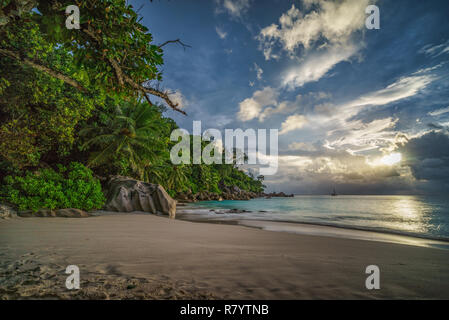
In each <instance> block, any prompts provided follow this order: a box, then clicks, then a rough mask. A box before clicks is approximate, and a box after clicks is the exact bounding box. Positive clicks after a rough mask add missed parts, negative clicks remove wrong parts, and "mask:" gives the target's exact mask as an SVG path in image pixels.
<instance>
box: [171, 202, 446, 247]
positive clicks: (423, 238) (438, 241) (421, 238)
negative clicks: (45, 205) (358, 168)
mask: <svg viewBox="0 0 449 320" xmlns="http://www.w3.org/2000/svg"><path fill="white" fill-rule="evenodd" d="M183 209H188V210H191V211H195V210H203V211H210V209H211V208H206V207H193V206H192V207H191V208H189V207H188V206H182V207H181V209H179V211H178V212H177V216H176V219H181V220H185V221H191V222H201V223H219V224H229V225H246V226H247V227H255V228H261V229H264V230H270V229H271V228H269V225H270V224H271V225H279V224H290V225H295V226H299V227H300V226H305V227H308V226H310V227H322V228H329V230H331V229H339V230H345V231H347V232H346V233H345V234H346V235H347V236H348V239H360V238H357V237H356V238H354V237H351V232H353V231H356V232H358V231H359V232H365V233H367V234H369V233H373V234H377V235H385V236H396V237H397V238H404V240H406V239H410V240H412V239H415V240H416V241H415V242H417V243H420V244H417V245H421V246H429V245H425V243H426V242H427V243H429V244H431V245H434V247H442V248H443V249H449V239H447V238H439V237H433V236H430V235H419V234H414V233H408V232H404V231H394V230H386V229H376V228H370V227H359V226H349V225H346V226H343V225H333V224H330V223H320V222H308V221H291V220H268V219H245V218H244V217H242V218H239V216H238V215H239V213H236V214H235V218H234V217H233V218H230V219H222V218H221V217H220V216H221V215H222V214H220V216H217V218H213V219H211V218H207V217H205V216H204V215H202V214H198V217H194V216H195V215H196V214H194V213H189V212H183V211H182V210H183ZM252 222H254V223H256V224H258V225H257V226H255V225H254V223H252ZM261 224H264V225H261ZM323 230H324V229H323ZM270 231H277V232H293V233H294V231H293V230H291V231H282V230H270ZM298 233H299V234H308V233H304V232H299V230H298ZM326 234H328V233H326V232H324V233H323V234H322V235H326ZM342 235H343V234H341V235H340V236H342ZM384 238H388V237H384ZM367 240H369V239H367ZM372 241H380V240H375V239H373V240H372ZM387 242H388V241H387ZM411 242H413V241H403V242H393V243H404V244H406V243H411ZM431 245H430V246H431Z"/></svg>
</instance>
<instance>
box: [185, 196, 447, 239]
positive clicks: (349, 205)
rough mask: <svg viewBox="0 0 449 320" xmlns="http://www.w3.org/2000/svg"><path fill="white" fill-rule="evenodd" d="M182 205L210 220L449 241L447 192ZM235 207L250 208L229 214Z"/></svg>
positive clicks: (199, 216)
mask: <svg viewBox="0 0 449 320" xmlns="http://www.w3.org/2000/svg"><path fill="white" fill-rule="evenodd" d="M181 208H183V209H182V212H184V214H187V215H189V216H190V217H192V216H194V217H198V218H202V219H209V220H222V221H229V220H231V221H232V220H238V221H240V220H245V221H248V220H261V221H276V222H296V223H306V224H314V225H324V226H334V227H339V228H347V229H358V230H369V231H377V232H383V233H389V234H399V235H406V236H412V237H419V238H426V239H435V240H445V241H449V197H444V196H396V195H392V196H384V195H382V196H361V195H360V196H359V195H353V196H350V195H339V196H336V197H332V196H325V195H324V196H306V195H296V196H295V197H293V198H271V199H265V198H257V199H252V200H249V201H237V200H232V201H231V200H225V201H202V202H197V203H191V204H187V205H186V207H181ZM229 209H241V210H246V211H248V212H243V213H226V211H227V210H229ZM211 210H214V211H211Z"/></svg>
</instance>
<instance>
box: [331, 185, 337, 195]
mask: <svg viewBox="0 0 449 320" xmlns="http://www.w3.org/2000/svg"><path fill="white" fill-rule="evenodd" d="M331 196H333V197H335V196H337V192H336V191H335V187H334V190H333V191H332V193H331Z"/></svg>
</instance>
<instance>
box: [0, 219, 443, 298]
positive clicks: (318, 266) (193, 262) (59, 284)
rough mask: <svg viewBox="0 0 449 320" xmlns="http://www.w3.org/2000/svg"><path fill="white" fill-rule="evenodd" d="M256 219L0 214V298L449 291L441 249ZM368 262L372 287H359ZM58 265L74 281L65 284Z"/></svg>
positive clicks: (422, 294)
mask: <svg viewBox="0 0 449 320" xmlns="http://www.w3.org/2000/svg"><path fill="white" fill-rule="evenodd" d="M256 227H257V228H256ZM260 227H261V226H252V227H248V226H241V225H227V224H217V223H215V224H212V223H197V222H190V221H183V220H172V219H168V218H166V217H159V216H154V215H149V214H109V215H101V216H95V217H89V218H82V219H69V218H15V219H9V220H3V221H0V298H1V299H17V298H46V299H76V298H78V299H122V298H124V299H222V298H226V299H372V298H374V299H385V298H393V299H405V298H411V299H418V298H419V299H421V298H424V299H435V298H443V299H447V298H449V281H447V279H449V251H448V250H447V249H441V248H431V247H424V246H419V245H411V244H398V243H390V242H384V241H371V240H361V239H346V238H343V237H339V236H321V235H316V234H313V232H312V233H311V234H295V233H289V232H275V231H268V230H261V229H260ZM312 231H313V230H312ZM371 264H374V265H377V266H379V268H380V271H381V280H380V284H381V289H380V290H367V289H366V288H365V279H366V277H367V276H368V275H366V274H365V268H366V266H368V265H371ZM68 265H77V266H78V267H79V268H80V277H81V288H80V290H75V291H69V290H67V289H66V288H65V279H66V277H67V275H66V274H65V273H64V271H65V268H66V267H67V266H68Z"/></svg>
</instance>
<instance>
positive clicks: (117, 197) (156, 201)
mask: <svg viewBox="0 0 449 320" xmlns="http://www.w3.org/2000/svg"><path fill="white" fill-rule="evenodd" d="M107 190H108V192H107V195H106V204H105V205H104V208H105V209H106V210H110V211H121V212H131V211H145V212H151V213H155V214H156V213H159V214H167V215H169V216H170V218H174V217H175V214H176V200H174V199H172V197H170V196H169V195H168V193H167V192H166V191H165V190H164V188H163V187H162V186H161V185H158V184H153V183H147V182H142V181H138V180H135V179H132V178H128V177H122V176H114V177H111V178H110V179H109V181H108V182H107Z"/></svg>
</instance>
